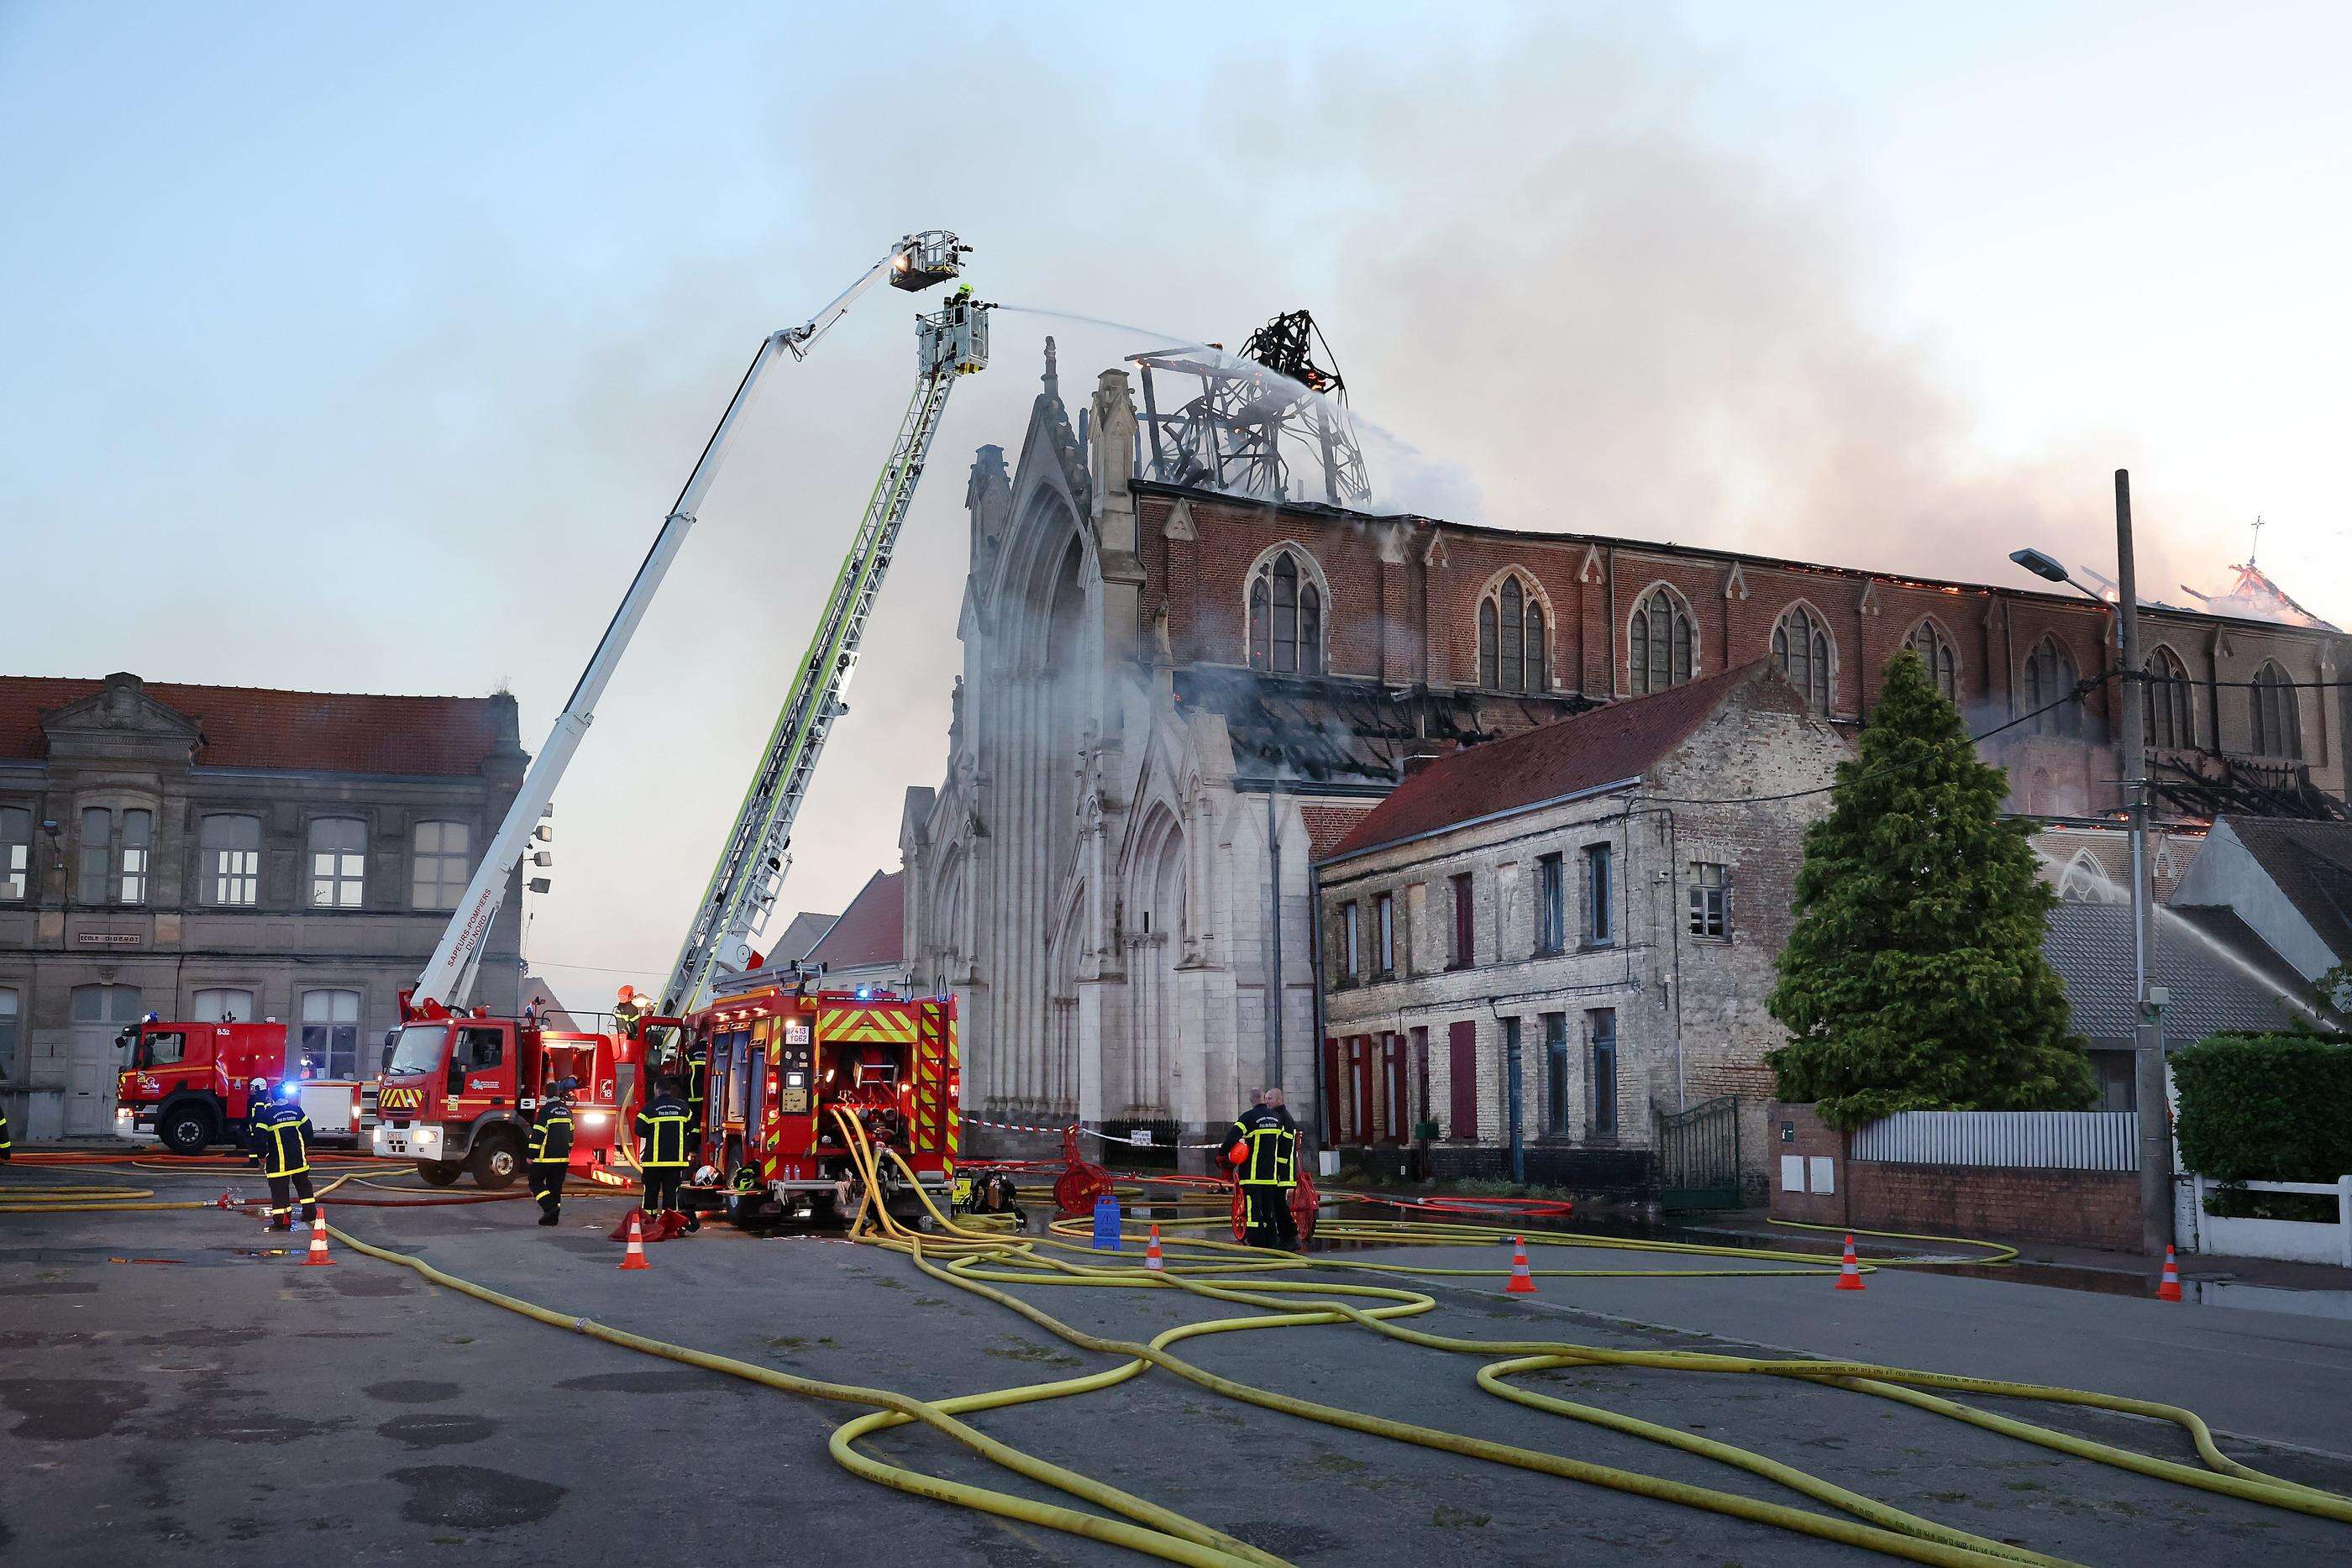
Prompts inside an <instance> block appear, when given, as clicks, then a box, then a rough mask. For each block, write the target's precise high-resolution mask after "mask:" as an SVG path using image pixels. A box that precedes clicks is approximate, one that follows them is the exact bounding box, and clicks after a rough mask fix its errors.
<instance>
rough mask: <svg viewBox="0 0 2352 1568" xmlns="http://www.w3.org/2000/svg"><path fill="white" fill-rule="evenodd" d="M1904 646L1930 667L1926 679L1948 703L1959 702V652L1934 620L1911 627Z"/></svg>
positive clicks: (1904, 640)
mask: <svg viewBox="0 0 2352 1568" xmlns="http://www.w3.org/2000/svg"><path fill="white" fill-rule="evenodd" d="M1903 645H1904V646H1905V647H1906V648H1908V649H1910V650H1911V651H1912V652H1913V653H1916V654H1918V655H1919V661H1920V663H1922V664H1926V665H1927V678H1928V679H1929V680H1931V681H1933V682H1934V683H1935V684H1936V689H1937V691H1939V692H1941V693H1943V694H1944V700H1945V701H1946V702H1954V703H1956V702H1958V701H1959V700H1960V656H1959V653H1958V651H1956V650H1955V649H1954V648H1953V646H1952V640H1951V639H1950V638H1949V637H1947V636H1945V635H1944V633H1943V632H1942V630H1941V629H1940V628H1938V627H1937V624H1936V623H1935V622H1933V621H1922V622H1919V624H1917V625H1916V626H1914V627H1912V628H1911V633H1910V635H1909V636H1907V637H1906V638H1904V639H1903Z"/></svg>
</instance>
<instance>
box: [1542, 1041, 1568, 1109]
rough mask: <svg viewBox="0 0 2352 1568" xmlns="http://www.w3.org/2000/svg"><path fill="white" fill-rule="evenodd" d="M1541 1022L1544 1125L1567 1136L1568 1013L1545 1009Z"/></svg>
mask: <svg viewBox="0 0 2352 1568" xmlns="http://www.w3.org/2000/svg"><path fill="white" fill-rule="evenodd" d="M1543 1025H1544V1088H1545V1092H1546V1094H1545V1098H1546V1106H1545V1110H1546V1114H1545V1117H1544V1125H1545V1127H1546V1128H1547V1129H1548V1130H1549V1132H1550V1133H1551V1134H1553V1135H1554V1136H1556V1137H1563V1138H1564V1137H1566V1136H1567V1135H1568V1134H1569V1123H1568V1015H1567V1014H1566V1013H1546V1014H1544V1016H1543Z"/></svg>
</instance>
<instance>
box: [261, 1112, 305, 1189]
mask: <svg viewBox="0 0 2352 1568" xmlns="http://www.w3.org/2000/svg"><path fill="white" fill-rule="evenodd" d="M253 1157H254V1159H255V1160H256V1161H257V1162H258V1163H259V1164H260V1166H261V1174H262V1175H263V1176H300V1175H301V1174H302V1173H303V1172H304V1171H307V1170H309V1169H310V1117H308V1116H306V1115H304V1114H303V1113H302V1107H301V1106H299V1105H290V1104H289V1103H286V1102H285V1101H283V1100H272V1101H270V1102H269V1103H268V1104H266V1105H263V1106H261V1107H260V1108H259V1109H257V1110H256V1111H255V1112H254V1113H253Z"/></svg>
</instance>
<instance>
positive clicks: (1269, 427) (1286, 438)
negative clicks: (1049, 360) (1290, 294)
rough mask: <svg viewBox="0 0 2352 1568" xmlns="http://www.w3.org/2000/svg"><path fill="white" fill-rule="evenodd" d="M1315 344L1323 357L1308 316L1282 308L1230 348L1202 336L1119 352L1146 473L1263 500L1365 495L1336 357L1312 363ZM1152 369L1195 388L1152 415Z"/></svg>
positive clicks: (1343, 502) (1324, 345)
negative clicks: (1192, 342) (1172, 345)
mask: <svg viewBox="0 0 2352 1568" xmlns="http://www.w3.org/2000/svg"><path fill="white" fill-rule="evenodd" d="M1318 350H1320V352H1321V353H1322V355H1323V358H1324V359H1325V360H1326V361H1331V360H1332V358H1333V357H1332V354H1331V345H1330V344H1329V343H1328V342H1327V341H1325V340H1324V337H1323V334H1322V331H1321V329H1318V327H1317V326H1316V325H1315V319H1314V318H1313V317H1312V316H1310V315H1308V314H1307V312H1306V311H1304V310H1292V311H1288V312H1286V313H1285V314H1283V315H1280V316H1276V318H1275V319H1273V320H1271V321H1268V322H1267V323H1266V324H1265V326H1263V327H1261V328H1259V329H1257V330H1256V331H1255V332H1253V333H1251V334H1250V337H1249V340H1248V341H1247V342H1245V343H1244V344H1243V345H1242V351H1241V352H1240V353H1239V354H1232V353H1228V352H1226V351H1225V350H1223V348H1221V347H1219V346H1217V345H1215V344H1203V345H1201V346H1198V347H1194V348H1190V349H1182V350H1171V351H1168V352H1164V353H1144V354H1133V355H1130V356H1129V359H1130V360H1131V361H1132V362H1133V363H1135V364H1137V365H1139V366H1140V367H1141V368H1142V371H1143V377H1142V380H1143V429H1144V434H1145V435H1146V436H1147V438H1148V439H1149V441H1150V460H1149V467H1148V472H1147V474H1146V477H1148V478H1151V479H1157V480H1160V481H1161V482H1163V483H1166V484H1171V485H1192V486H1201V487H1202V488H1205V489H1211V490H1218V491H1222V492H1223V493H1224V494H1226V495H1235V496H1254V497H1258V498H1260V499H1263V500H1269V501H1305V500H1316V499H1320V500H1323V501H1327V502H1328V503H1329V504H1330V505H1332V506H1335V507H1350V506H1356V505H1360V504H1361V503H1362V502H1364V501H1366V500H1368V499H1370V496H1371V482H1370V478H1369V477H1368V476H1367V475H1366V473H1365V470H1364V452H1363V447H1362V446H1361V445H1360V444H1359V443H1358V442H1357V440H1356V432H1355V427H1354V424H1353V423H1352V422H1351V421H1350V420H1349V416H1348V383H1347V382H1346V381H1345V380H1344V379H1343V378H1342V377H1341V376H1340V374H1339V371H1338V369H1337V368H1336V361H1334V362H1333V364H1332V365H1330V366H1328V367H1327V365H1325V364H1321V363H1318V362H1317V360H1316V354H1317V351H1318ZM1155 370H1157V371H1167V372H1170V373H1171V374H1173V375H1179V376H1190V377H1193V378H1195V379H1197V380H1198V381H1199V382H1200V387H1201V390H1200V392H1199V393H1198V394H1197V395H1196V396H1193V397H1192V398H1190V399H1188V400H1187V401H1185V402H1182V403H1180V404H1178V405H1176V406H1175V407H1173V408H1171V409H1170V410H1169V411H1168V412H1166V413H1162V412H1161V411H1160V386H1159V384H1158V382H1156V381H1155V380H1154V378H1153V375H1152V372H1153V371H1155ZM1294 466H1296V467H1297V468H1299V469H1303V470H1305V472H1299V473H1294ZM1310 475H1311V476H1312V477H1310ZM1318 479H1319V481H1320V495H1319V496H1318V495H1317V494H1316V482H1317V480H1318Z"/></svg>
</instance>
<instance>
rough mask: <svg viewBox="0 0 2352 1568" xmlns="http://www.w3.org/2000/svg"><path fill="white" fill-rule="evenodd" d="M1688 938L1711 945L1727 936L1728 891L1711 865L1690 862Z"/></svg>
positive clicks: (1717, 867)
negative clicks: (1694, 938)
mask: <svg viewBox="0 0 2352 1568" xmlns="http://www.w3.org/2000/svg"><path fill="white" fill-rule="evenodd" d="M1690 934H1691V935H1692V936H1697V937H1700V938H1703V939H1706V940H1712V941H1721V940H1722V939H1724V938H1725V937H1727V936H1730V935H1731V888H1730V885H1729V883H1727V880H1726V879H1725V876H1724V873H1723V867H1722V866H1720V865H1718V864H1717V863H1716V862H1712V861H1693V862H1691V868H1690Z"/></svg>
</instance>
